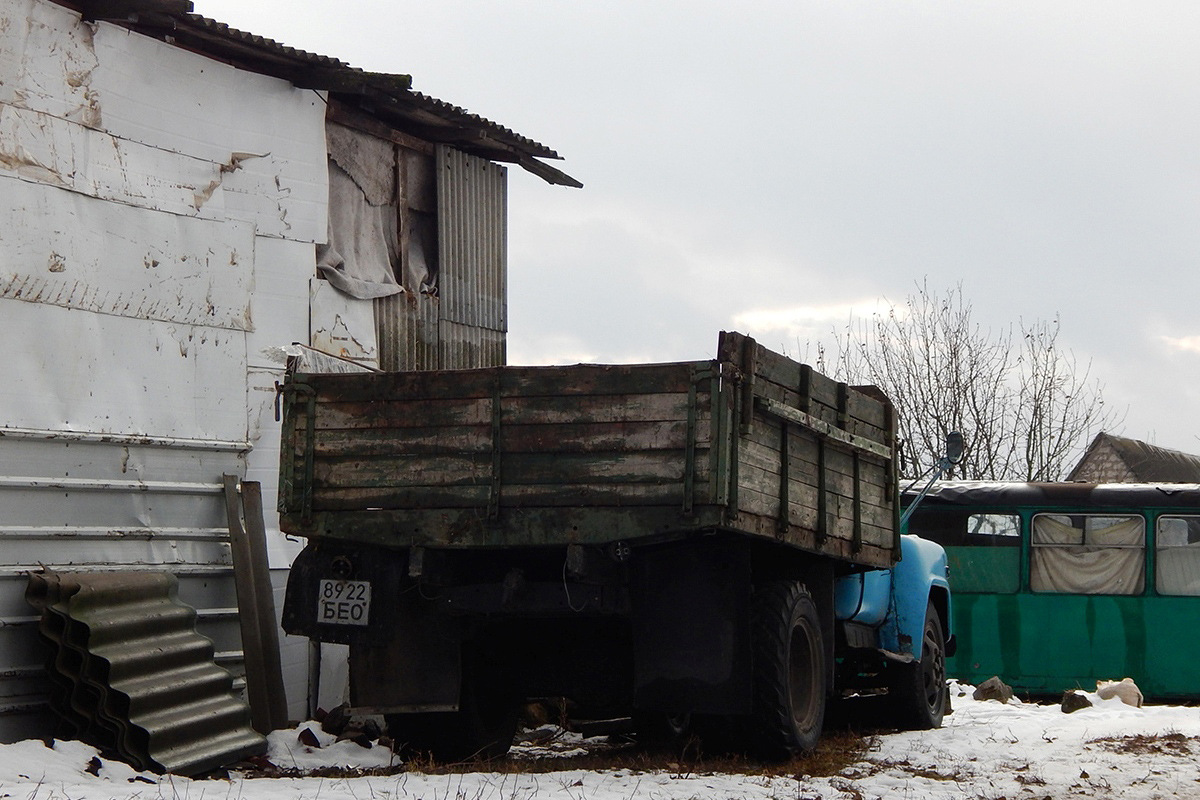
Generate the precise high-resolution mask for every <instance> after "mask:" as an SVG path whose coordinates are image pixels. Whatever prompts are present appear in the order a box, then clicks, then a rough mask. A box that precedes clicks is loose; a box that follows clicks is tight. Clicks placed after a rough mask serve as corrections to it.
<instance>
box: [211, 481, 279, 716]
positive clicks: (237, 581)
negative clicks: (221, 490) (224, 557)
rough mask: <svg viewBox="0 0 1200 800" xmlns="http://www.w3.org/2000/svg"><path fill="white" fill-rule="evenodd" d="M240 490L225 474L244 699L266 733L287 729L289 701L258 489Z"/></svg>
mask: <svg viewBox="0 0 1200 800" xmlns="http://www.w3.org/2000/svg"><path fill="white" fill-rule="evenodd" d="M238 488H239V481H238V476H237V475H225V511H226V514H227V516H228V519H229V544H230V549H231V551H232V554H233V576H234V585H235V586H236V588H237V598H238V620H239V622H240V623H241V630H242V652H243V654H244V657H245V668H246V694H247V696H248V698H249V700H250V717H251V721H252V723H253V725H254V729H255V730H256V731H258V732H259V733H262V734H267V733H270V732H271V731H273V730H277V729H279V728H283V727H285V726H286V725H287V697H286V694H285V690H284V686H283V669H282V667H281V666H280V663H279V631H278V627H279V626H278V622H277V621H276V619H275V598H274V590H273V589H272V586H271V572H270V569H269V565H268V563H267V542H266V525H265V524H264V522H263V513H262V488H261V486H260V485H259V484H258V483H257V482H256V481H242V482H241V492H240V496H239V492H238ZM243 516H244V517H245V520H246V522H245V525H244V526H243V524H242V517H243Z"/></svg>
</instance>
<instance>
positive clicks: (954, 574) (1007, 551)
mask: <svg viewBox="0 0 1200 800" xmlns="http://www.w3.org/2000/svg"><path fill="white" fill-rule="evenodd" d="M946 560H947V562H948V563H949V565H950V591H952V592H954V593H955V594H960V593H963V592H994V593H1001V594H1011V593H1013V592H1015V591H1017V590H1018V589H1020V588H1021V548H1019V547H992V548H983V547H953V546H951V547H947V548H946Z"/></svg>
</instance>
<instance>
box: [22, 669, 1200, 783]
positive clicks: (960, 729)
mask: <svg viewBox="0 0 1200 800" xmlns="http://www.w3.org/2000/svg"><path fill="white" fill-rule="evenodd" d="M953 694H954V698H953V700H954V712H953V714H951V715H950V716H948V717H947V718H946V723H945V725H944V727H942V728H941V729H940V730H934V731H917V732H909V733H895V734H886V735H880V736H877V737H873V745H872V747H871V749H870V751H869V752H868V754H867V756H866V757H865V759H864V760H863V761H861V762H860V763H858V764H855V765H853V766H852V767H850V768H848V769H847V770H845V771H844V772H843V773H842V774H841V775H837V776H834V777H822V778H809V777H804V776H800V777H766V776H760V775H759V776H756V775H726V774H694V773H687V772H681V771H650V772H640V771H633V770H629V769H614V770H599V771H584V770H578V769H575V770H572V769H565V770H563V771H559V772H548V773H546V772H543V773H537V774H534V773H524V772H520V771H514V770H512V769H511V768H510V769H509V770H508V771H506V772H474V773H466V774H451V775H426V774H422V773H419V772H402V773H399V774H394V775H388V776H375V777H353V778H343V777H335V778H331V777H323V778H322V777H305V778H254V779H251V778H247V777H243V776H239V775H235V776H234V777H233V778H232V779H231V780H189V779H187V778H180V777H174V776H159V775H154V774H151V773H141V772H137V771H135V770H133V769H132V768H131V767H129V766H127V765H125V764H122V763H120V762H115V761H110V760H102V759H100V758H99V756H98V754H97V752H96V750H95V749H94V748H92V747H90V746H88V745H84V744H81V743H79V742H63V741H60V742H55V743H54V744H53V746H52V747H48V746H46V745H45V744H43V743H42V742H40V741H25V742H18V743H16V744H9V745H0V800H5V799H6V798H13V800H108V799H109V798H114V799H115V798H120V799H121V800H134V799H135V798H136V799H137V800H161V799H162V798H167V799H168V800H204V799H205V798H208V799H209V800H276V798H279V800H283V799H284V798H287V800H637V799H638V798H646V800H692V799H693V798H704V799H705V800H707V799H708V798H713V800H783V798H794V799H795V800H816V799H817V798H821V799H822V800H833V799H834V798H839V799H841V798H867V799H869V798H914V799H916V798H931V799H934V800H935V799H937V798H955V800H958V799H959V798H968V799H975V798H977V799H978V800H999V798H1005V799H1006V800H1017V799H1018V798H1030V800H1042V798H1054V799H1055V800H1058V799H1059V798H1066V797H1095V798H1118V797H1119V798H1122V800H1156V799H1157V798H1167V797H1189V798H1190V797H1200V709H1196V708H1189V707H1181V706H1146V707H1144V708H1133V707H1131V706H1127V705H1124V704H1123V703H1121V701H1120V700H1117V699H1113V700H1109V701H1102V700H1099V699H1098V698H1096V697H1095V696H1094V695H1090V696H1089V697H1090V699H1091V700H1092V701H1093V703H1095V706H1094V707H1092V708H1086V709H1083V710H1081V711H1077V712H1075V713H1073V714H1064V713H1062V711H1060V710H1059V708H1058V706H1056V705H1053V706H1048V705H1034V704H1027V703H1021V702H1019V701H1016V700H1014V701H1012V702H1011V703H1010V704H1008V705H1004V704H1001V703H1000V702H998V701H994V700H991V701H983V702H979V701H975V700H973V699H972V698H971V696H970V687H957V686H953ZM305 727H309V728H311V729H312V730H313V733H314V734H315V735H316V737H317V740H318V741H319V743H320V746H318V747H313V746H309V745H305V744H302V743H300V741H299V740H298V738H297V736H298V733H299V731H297V730H296V729H292V730H287V731H277V732H275V733H274V734H272V735H271V739H270V747H271V749H270V753H269V757H270V759H271V760H272V761H273V762H274V763H275V764H277V765H278V766H280V767H283V768H288V769H292V768H296V769H303V770H312V769H316V768H319V767H327V766H344V767H366V768H370V767H381V766H388V765H392V764H394V759H393V757H392V756H391V754H390V753H388V752H387V750H386V748H384V747H374V748H370V749H367V748H363V747H360V746H359V745H356V744H353V743H352V742H335V741H334V739H333V737H331V736H329V735H328V734H325V733H323V732H321V731H320V728H319V727H317V726H316V725H315V724H313V723H306V725H305ZM556 745H557V746H556V747H554V748H546V747H544V746H540V745H526V746H524V747H522V748H519V750H520V753H519V755H520V757H534V756H537V755H538V752H539V747H542V749H543V750H546V751H547V752H550V751H551V750H552V751H553V752H555V753H557V754H558V755H562V754H563V753H564V752H566V753H569V752H570V751H571V750H573V749H575V748H579V749H585V748H586V746H587V743H586V742H584V741H580V740H579V739H578V737H577V736H575V737H574V738H572V735H569V734H568V735H564V736H559V737H558V739H557V742H556Z"/></svg>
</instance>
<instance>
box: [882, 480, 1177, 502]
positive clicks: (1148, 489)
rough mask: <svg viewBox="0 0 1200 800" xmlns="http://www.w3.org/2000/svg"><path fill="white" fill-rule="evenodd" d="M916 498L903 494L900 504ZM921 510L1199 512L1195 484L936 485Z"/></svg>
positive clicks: (990, 482)
mask: <svg viewBox="0 0 1200 800" xmlns="http://www.w3.org/2000/svg"><path fill="white" fill-rule="evenodd" d="M916 496H917V493H916V492H915V491H907V492H905V494H904V498H903V502H904V503H905V504H908V503H910V502H912V500H913V499H914V498H915V497H916ZM922 505H923V506H941V507H945V506H1041V505H1046V506H1049V505H1053V506H1062V505H1073V506H1110V507H1129V506H1158V507H1171V508H1175V507H1187V508H1200V484H1196V483H1079V482H1061V483H1022V482H1017V481H938V482H937V483H934V485H933V487H932V488H931V489H930V490H929V493H928V494H927V495H926V496H925V499H924V500H923V501H922Z"/></svg>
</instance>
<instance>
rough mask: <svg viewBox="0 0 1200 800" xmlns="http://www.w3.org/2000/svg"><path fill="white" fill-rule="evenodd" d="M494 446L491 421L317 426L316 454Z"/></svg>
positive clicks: (477, 449)
mask: <svg viewBox="0 0 1200 800" xmlns="http://www.w3.org/2000/svg"><path fill="white" fill-rule="evenodd" d="M491 449H492V426H491V425H455V426H439V427H411V428H356V429H345V428H342V429H334V430H317V431H316V435H315V436H314V446H313V454H314V455H315V456H316V457H317V458H318V459H322V458H336V457H339V456H389V455H396V456H400V455H425V454H438V453H490V452H491ZM294 455H296V456H297V457H303V455H304V450H303V447H302V443H298V446H297V448H296V450H295V451H294Z"/></svg>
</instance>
